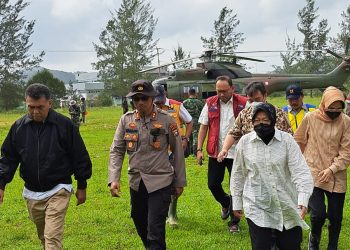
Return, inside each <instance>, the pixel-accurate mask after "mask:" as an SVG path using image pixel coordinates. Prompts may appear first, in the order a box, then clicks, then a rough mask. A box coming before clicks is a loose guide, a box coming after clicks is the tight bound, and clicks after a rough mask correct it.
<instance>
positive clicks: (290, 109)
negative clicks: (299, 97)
mask: <svg viewBox="0 0 350 250" xmlns="http://www.w3.org/2000/svg"><path fill="white" fill-rule="evenodd" d="M301 108H302V109H303V110H304V111H308V109H307V107H306V105H305V104H304V103H303V105H302V106H301ZM292 111H293V110H292V107H291V106H290V105H288V112H292ZM299 112H300V110H299ZM299 112H298V113H299Z"/></svg>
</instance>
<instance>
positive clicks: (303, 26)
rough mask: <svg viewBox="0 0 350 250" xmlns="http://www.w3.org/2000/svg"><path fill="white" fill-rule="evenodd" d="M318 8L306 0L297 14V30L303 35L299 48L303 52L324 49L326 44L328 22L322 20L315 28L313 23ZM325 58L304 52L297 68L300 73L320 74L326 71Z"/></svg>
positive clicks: (313, 2) (317, 53) (316, 53)
mask: <svg viewBox="0 0 350 250" xmlns="http://www.w3.org/2000/svg"><path fill="white" fill-rule="evenodd" d="M317 11H318V8H316V7H315V1H314V0H306V6H304V7H303V8H302V9H301V10H299V12H298V17H299V23H298V25H297V26H298V30H299V31H300V32H301V33H302V34H303V35H304V39H303V42H302V43H301V47H302V48H303V49H304V50H322V49H325V48H326V46H327V42H328V33H329V31H330V28H328V21H327V20H326V19H322V20H321V21H320V22H319V23H318V24H317V28H315V27H314V26H315V21H316V19H317V18H318V15H317V14H316V13H317ZM326 60H327V57H325V56H324V55H322V54H321V53H319V52H304V53H303V57H302V58H301V60H299V62H298V63H299V68H300V69H301V70H302V71H303V72H302V73H320V72H324V71H327V70H329V69H326V67H325V65H326V63H325V62H326Z"/></svg>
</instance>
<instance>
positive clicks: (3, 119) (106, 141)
mask: <svg viewBox="0 0 350 250" xmlns="http://www.w3.org/2000/svg"><path fill="white" fill-rule="evenodd" d="M270 101H271V102H272V103H274V104H276V105H278V106H282V105H284V104H285V100H284V99H283V98H273V99H270ZM306 101H307V102H309V103H312V104H318V103H319V98H318V99H309V98H308V99H306ZM58 111H60V110H58ZM88 112H89V114H88V116H87V125H85V126H81V129H80V131H81V134H82V137H83V139H84V141H85V143H86V146H87V148H88V151H89V153H90V156H91V159H92V162H93V176H92V178H91V179H90V180H89V181H88V190H87V194H88V197H87V202H86V203H85V204H84V205H81V206H78V207H77V206H76V205H75V204H76V199H75V197H72V200H71V204H70V207H69V210H68V213H67V216H66V223H65V234H64V249H142V248H143V247H142V243H141V240H140V239H139V237H138V235H137V233H136V230H135V228H134V225H133V222H132V220H131V218H130V205H129V204H130V201H129V188H128V183H127V164H126V160H125V161H124V168H123V174H122V180H121V185H122V186H121V187H122V197H121V198H111V196H110V193H109V191H108V188H107V164H108V153H109V147H110V145H111V142H112V138H113V134H114V131H115V128H116V126H117V123H118V120H119V118H120V116H121V109H119V108H115V107H110V108H94V109H89V110H88ZM63 113H64V114H67V113H66V112H63ZM22 114H24V113H18V112H17V113H1V114H0V144H1V143H2V141H3V140H4V138H5V136H6V135H7V132H8V129H9V127H10V126H11V124H12V123H13V122H14V121H15V120H16V119H18V118H19V117H20V116H21V115H22ZM186 163H187V164H186V167H187V179H188V186H187V187H186V188H185V191H184V193H183V195H182V196H181V198H180V200H179V203H178V216H179V223H180V226H179V228H177V229H172V228H169V227H167V246H168V248H169V249H235V250H236V249H237V250H239V249H251V246H250V239H249V234H248V226H247V224H246V222H245V220H244V219H243V221H242V223H241V232H240V233H239V234H235V235H232V234H230V233H229V232H228V230H227V222H226V221H222V220H221V218H220V205H219V204H218V203H217V202H216V201H215V200H214V198H213V197H212V195H211V193H210V191H209V190H208V188H207V181H206V180H207V167H206V166H203V167H199V166H197V165H196V163H195V159H194V158H193V157H190V158H188V159H187V160H186ZM206 163H207V161H205V164H206ZM74 185H76V183H74ZM224 186H225V187H227V189H228V178H226V179H225V183H224ZM22 189H23V181H22V180H21V179H20V178H19V175H18V172H17V173H16V176H15V178H14V180H13V181H12V183H10V184H9V185H8V186H7V187H6V191H5V199H4V203H3V204H2V205H1V207H0V224H1V240H0V249H26V250H27V249H40V243H39V240H38V239H37V236H36V230H35V226H34V224H32V222H31V221H30V220H29V219H28V213H27V209H26V206H25V201H24V199H23V198H22ZM349 215H350V210H349V199H348V197H347V199H346V202H345V210H344V219H343V228H342V232H341V238H340V248H339V249H349V244H350V240H349V230H348V228H349V226H350V221H349ZM307 220H308V219H307ZM307 234H308V232H307V231H304V241H303V245H302V249H306V245H307ZM327 235H328V233H327V228H326V227H324V232H323V238H322V245H321V249H326V245H325V241H326V240H327Z"/></svg>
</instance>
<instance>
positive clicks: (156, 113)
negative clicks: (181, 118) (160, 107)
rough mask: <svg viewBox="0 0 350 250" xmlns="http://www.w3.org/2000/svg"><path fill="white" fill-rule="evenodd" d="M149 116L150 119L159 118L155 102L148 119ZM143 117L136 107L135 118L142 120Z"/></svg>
mask: <svg viewBox="0 0 350 250" xmlns="http://www.w3.org/2000/svg"><path fill="white" fill-rule="evenodd" d="M148 118H149V119H150V120H154V121H156V120H157V119H158V112H157V107H156V105H155V104H153V108H152V113H151V115H150V116H148V117H146V120H148ZM140 119H141V116H140V113H139V111H138V110H137V109H136V110H135V120H140Z"/></svg>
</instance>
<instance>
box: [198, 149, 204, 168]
mask: <svg viewBox="0 0 350 250" xmlns="http://www.w3.org/2000/svg"><path fill="white" fill-rule="evenodd" d="M203 161H204V156H203V152H202V151H197V163H198V165H200V166H202V165H203Z"/></svg>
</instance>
